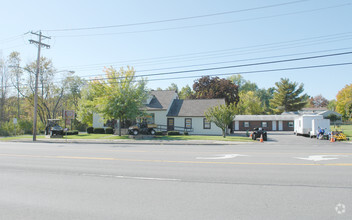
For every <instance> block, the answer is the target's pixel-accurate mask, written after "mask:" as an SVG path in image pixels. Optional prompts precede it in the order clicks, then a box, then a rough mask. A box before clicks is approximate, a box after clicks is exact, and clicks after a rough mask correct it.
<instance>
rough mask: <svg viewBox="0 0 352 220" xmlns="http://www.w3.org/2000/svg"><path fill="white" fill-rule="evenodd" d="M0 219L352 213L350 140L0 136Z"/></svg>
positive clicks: (300, 216)
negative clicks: (22, 139)
mask: <svg viewBox="0 0 352 220" xmlns="http://www.w3.org/2000/svg"><path fill="white" fill-rule="evenodd" d="M0 219H16V220H17V219H36V220H37V219H46V220H47V219H192V220H194V219H352V144H351V143H330V142H328V141H319V140H315V139H314V140H311V139H309V138H304V137H295V136H293V135H270V136H269V141H268V142H265V143H259V142H258V143H236V144H234V145H168V144H164V145H153V144H146V145H140V144H139V145H135V144H117V143H109V144H96V143H91V144H88V143H80V144H69V143H15V142H9V143H4V142H1V143H0Z"/></svg>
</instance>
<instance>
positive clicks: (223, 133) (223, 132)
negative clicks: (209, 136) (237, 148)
mask: <svg viewBox="0 0 352 220" xmlns="http://www.w3.org/2000/svg"><path fill="white" fill-rule="evenodd" d="M222 137H223V138H226V129H222Z"/></svg>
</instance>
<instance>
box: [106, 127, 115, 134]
mask: <svg viewBox="0 0 352 220" xmlns="http://www.w3.org/2000/svg"><path fill="white" fill-rule="evenodd" d="M105 134H114V129H113V128H110V127H107V128H105Z"/></svg>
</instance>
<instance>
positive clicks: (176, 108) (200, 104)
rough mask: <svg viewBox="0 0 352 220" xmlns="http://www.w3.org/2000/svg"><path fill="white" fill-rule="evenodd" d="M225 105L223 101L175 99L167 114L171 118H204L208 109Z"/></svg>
mask: <svg viewBox="0 0 352 220" xmlns="http://www.w3.org/2000/svg"><path fill="white" fill-rule="evenodd" d="M223 104H225V99H187V100H181V99H175V100H174V101H173V103H172V106H171V108H170V110H169V112H168V114H167V116H171V117H204V112H206V111H207V110H208V109H209V108H210V107H214V106H217V105H223Z"/></svg>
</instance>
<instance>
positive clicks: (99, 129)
mask: <svg viewBox="0 0 352 220" xmlns="http://www.w3.org/2000/svg"><path fill="white" fill-rule="evenodd" d="M93 133H94V134H105V130H104V128H94V129H93Z"/></svg>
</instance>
